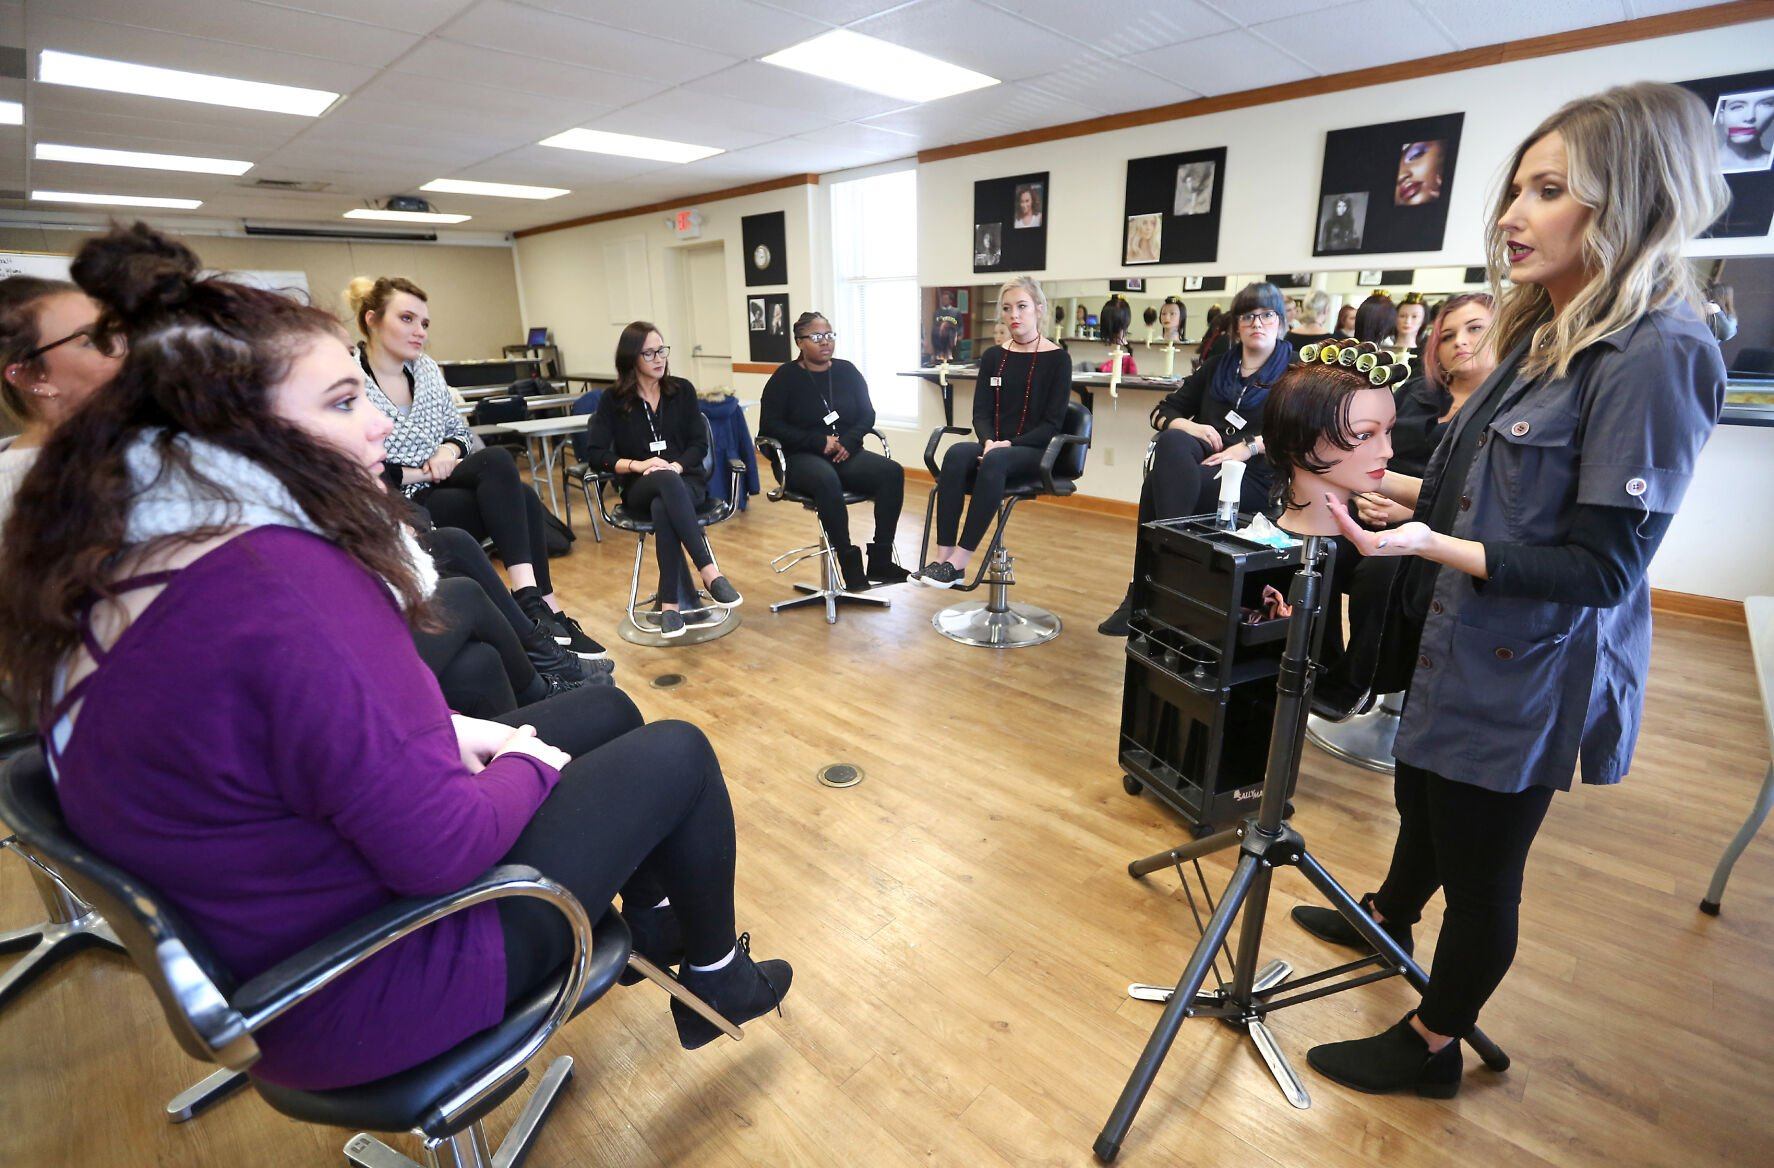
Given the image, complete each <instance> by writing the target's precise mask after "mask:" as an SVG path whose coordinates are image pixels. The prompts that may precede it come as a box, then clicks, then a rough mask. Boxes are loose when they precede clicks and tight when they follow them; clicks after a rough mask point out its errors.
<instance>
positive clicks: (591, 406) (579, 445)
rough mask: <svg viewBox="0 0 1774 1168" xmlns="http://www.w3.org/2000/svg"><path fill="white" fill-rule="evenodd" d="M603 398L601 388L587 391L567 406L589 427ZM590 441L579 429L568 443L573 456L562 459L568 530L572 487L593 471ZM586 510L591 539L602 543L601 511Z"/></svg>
mask: <svg viewBox="0 0 1774 1168" xmlns="http://www.w3.org/2000/svg"><path fill="white" fill-rule="evenodd" d="M603 396H604V391H603V390H601V389H588V390H586V391H585V392H584V393H582V394H580V395H579V396H578V397H576V398H574V399H573V404H572V405H570V406H568V407H567V413H568V414H570V415H572V416H574V417H578V416H579V415H581V414H583V415H585V417H586V419H587V422H588V424H589V419H590V417H591V415H592V414H595V413H596V412H597V404H598V401H599V400H600V399H601V398H602V397H603ZM590 441H591V438H590V436H589V435H588V434H587V433H586V432H585V430H584V429H580V430H579V432H578V433H576V434H574V435H573V436H572V437H571V438H570V439H569V440H568V442H567V449H568V451H570V452H571V453H572V455H573V457H571V458H563V459H561V507H562V509H563V510H564V511H565V512H566V521H567V526H568V527H571V526H573V484H574V483H577V482H580V481H581V480H582V479H584V477H585V473H586V471H587V470H589V469H590V468H589V467H587V466H586V465H585V458H586V450H587V447H588V446H589V444H590ZM586 510H587V511H589V512H590V513H591V537H592V539H594V540H596V541H597V542H598V543H603V542H604V525H603V523H602V522H601V521H599V519H598V513H597V512H598V509H597V508H596V507H587V508H586Z"/></svg>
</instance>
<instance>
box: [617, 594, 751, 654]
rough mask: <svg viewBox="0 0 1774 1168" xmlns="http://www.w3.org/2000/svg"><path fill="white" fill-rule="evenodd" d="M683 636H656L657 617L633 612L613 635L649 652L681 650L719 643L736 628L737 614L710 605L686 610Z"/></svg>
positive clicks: (646, 611)
mask: <svg viewBox="0 0 1774 1168" xmlns="http://www.w3.org/2000/svg"><path fill="white" fill-rule="evenodd" d="M683 612H684V632H683V635H682V636H678V637H664V636H661V635H660V633H659V615H658V614H657V613H655V612H652V611H651V610H648V609H636V610H635V612H634V615H633V617H632V618H630V617H629V616H627V615H625V616H623V618H622V619H621V620H619V621H617V622H616V635H617V636H618V637H621V638H622V639H623V640H624V641H627V642H628V643H629V644H631V645H644V646H646V647H647V648H649V649H681V648H684V647H685V646H688V645H700V644H703V643H704V642H706V641H718V640H720V639H721V638H722V637H724V636H726V635H727V634H728V633H730V632H732V631H733V630H734V629H737V628H738V627H739V610H738V609H736V608H721V607H720V606H719V605H711V606H709V607H708V608H686V609H684V610H683Z"/></svg>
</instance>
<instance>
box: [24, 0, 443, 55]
mask: <svg viewBox="0 0 1774 1168" xmlns="http://www.w3.org/2000/svg"><path fill="white" fill-rule="evenodd" d="M55 6H56V12H57V13H58V14H59V15H61V16H65V17H72V18H77V19H83V20H97V21H105V22H108V23H111V24H119V25H124V26H127V27H130V28H138V29H153V30H156V31H159V32H166V33H176V34H178V35H180V36H188V37H198V38H201V39H203V40H207V41H223V42H226V43H228V44H235V45H251V46H253V47H255V48H261V49H275V50H277V51H278V52H284V53H300V54H303V55H304V56H310V57H327V58H331V59H336V60H340V61H350V62H352V63H353V64H357V65H371V66H375V67H377V68H380V67H381V66H383V65H386V64H388V62H390V61H392V60H394V58H396V57H398V56H400V55H401V54H402V53H404V52H406V51H407V50H408V49H410V48H412V47H413V45H415V44H417V43H418V40H419V38H418V37H417V36H415V35H414V34H412V33H407V32H399V31H396V30H394V29H390V28H381V27H378V26H376V25H373V24H363V23H359V22H356V21H345V20H338V19H336V18H334V17H331V16H320V15H317V14H315V13H312V12H295V11H292V10H290V9H288V8H273V7H270V6H267V5H264V4H255V3H252V2H251V0H203V2H202V3H201V4H192V3H190V2H189V0H129V3H128V4H118V3H116V2H115V0H55ZM34 23H35V12H33V24H34ZM213 51H214V50H213V49H212V52H213ZM220 59H221V58H220V57H218V60H220ZM210 71H211V72H215V71H217V70H216V69H214V68H212V69H211V70H210Z"/></svg>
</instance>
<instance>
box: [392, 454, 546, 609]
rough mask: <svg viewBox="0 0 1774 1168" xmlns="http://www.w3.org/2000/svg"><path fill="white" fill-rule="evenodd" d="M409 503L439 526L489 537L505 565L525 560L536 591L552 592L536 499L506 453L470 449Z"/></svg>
mask: <svg viewBox="0 0 1774 1168" xmlns="http://www.w3.org/2000/svg"><path fill="white" fill-rule="evenodd" d="M413 502H415V503H417V504H419V506H421V507H423V508H425V510H427V511H429V512H430V513H431V519H432V522H434V523H436V524H437V525H438V526H439V527H460V528H462V529H463V530H464V531H466V532H468V534H470V535H472V536H474V538H476V539H484V538H486V537H487V536H491V537H492V539H493V548H494V549H495V550H496V551H497V552H498V553H499V558H500V559H501V560H503V561H504V562H505V566H506V567H507V568H511V567H514V566H516V565H518V564H528V565H530V567H531V568H532V569H533V570H534V571H535V573H536V587H538V588H540V589H541V590H542V594H543V595H544V596H546V595H548V594H549V593H550V592H553V591H554V584H553V582H552V581H550V580H549V578H548V529H547V528H546V527H544V526H543V519H542V500H541V499H538V498H537V497H536V492H535V491H533V490H531V489H530V488H529V487H528V486H527V485H526V484H525V483H524V481H523V479H521V478H519V477H518V473H517V463H515V462H513V461H512V459H511V452H510V451H508V450H504V449H501V448H500V447H497V446H489V447H488V448H487V449H485V450H477V451H475V452H474V453H473V454H470V455H469V456H468V457H467V458H464V459H463V460H462V461H461V462H459V463H457V464H456V469H455V470H454V471H452V472H451V473H450V477H449V478H447V479H445V480H444V481H443V482H441V483H438V484H436V485H435V486H431V487H427V488H426V489H425V490H422V491H420V492H419V493H418V494H417V495H415V496H414V497H413Z"/></svg>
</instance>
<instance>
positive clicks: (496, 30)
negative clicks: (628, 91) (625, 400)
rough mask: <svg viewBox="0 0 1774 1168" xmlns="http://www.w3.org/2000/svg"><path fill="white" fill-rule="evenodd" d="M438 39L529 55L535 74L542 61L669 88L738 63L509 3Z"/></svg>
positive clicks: (489, 4) (492, 0) (491, 4)
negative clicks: (670, 84) (665, 83)
mask: <svg viewBox="0 0 1774 1168" xmlns="http://www.w3.org/2000/svg"><path fill="white" fill-rule="evenodd" d="M443 35H444V36H445V37H447V38H448V39H450V40H453V41H458V42H460V43H463V44H470V45H480V46H485V47H487V48H494V49H504V50H506V51H508V52H513V53H524V54H528V55H529V56H531V57H534V58H536V59H537V64H536V68H537V69H538V70H541V71H546V69H547V66H546V65H545V64H543V62H544V61H564V62H566V63H567V64H569V65H583V66H587V67H589V68H593V69H608V70H609V71H611V72H613V73H627V74H630V75H632V76H635V77H648V78H652V79H654V80H656V81H670V82H674V83H675V82H680V81H688V80H689V79H690V78H692V77H701V76H703V75H704V74H707V73H713V72H715V71H716V70H718V69H722V68H725V67H726V66H728V65H731V64H734V63H735V62H736V61H738V60H739V58H737V57H733V56H729V55H727V54H725V53H713V52H710V51H708V50H707V49H698V48H692V47H690V46H688V45H674V44H672V43H671V42H670V41H662V40H660V39H659V38H658V37H650V36H643V35H641V34H640V33H633V32H625V31H623V30H621V29H615V28H611V27H609V26H608V25H602V24H592V23H591V22H589V21H584V20H575V19H573V18H572V17H569V16H561V15H558V14H556V13H553V12H543V11H542V10H540V9H537V8H526V7H524V6H522V5H520V4H513V3H509V2H508V0H482V3H480V4H477V5H475V6H474V7H473V8H472V9H470V10H469V11H468V12H466V13H464V14H463V15H462V16H460V17H458V18H457V19H456V20H453V21H451V22H450V23H449V24H448V25H446V26H445V27H444V30H443Z"/></svg>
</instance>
